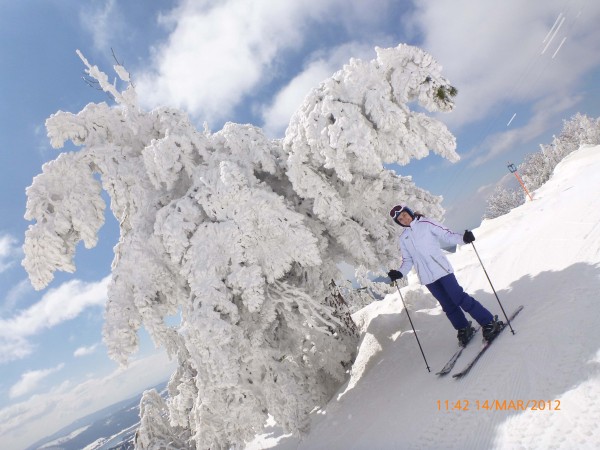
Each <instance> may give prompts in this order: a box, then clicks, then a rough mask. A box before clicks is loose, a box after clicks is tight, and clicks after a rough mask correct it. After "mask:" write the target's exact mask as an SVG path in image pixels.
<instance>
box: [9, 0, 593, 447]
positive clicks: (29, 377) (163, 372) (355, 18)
mask: <svg viewBox="0 0 600 450" xmlns="http://www.w3.org/2000/svg"><path fill="white" fill-rule="evenodd" d="M599 13H600V4H599V3H598V2H597V1H593V0H587V1H586V0H532V1H529V2H522V1H520V0H507V1H504V2H497V1H492V0H484V1H482V0H453V1H450V0H447V1H445V0H421V1H418V2H416V1H415V2H412V1H388V0H352V1H348V0H304V1H302V2H300V1H289V2H281V1H277V0H253V1H249V0H220V1H208V0H202V1H201V0H197V1H184V0H179V1H176V0H170V1H161V2H148V1H141V0H127V1H126V0H106V1H99V0H96V1H88V2H79V1H72V0H43V1H42V0H32V1H27V2H9V1H7V0H0V52H1V60H2V70H1V71H0V115H1V116H0V136H1V139H2V141H1V142H2V149H1V151H0V158H1V160H0V170H1V171H2V173H1V176H0V183H2V189H0V195H1V203H0V204H1V206H2V214H0V295H1V297H0V371H1V374H2V376H1V377H0V442H3V443H7V445H8V447H6V448H20V447H22V446H23V445H25V444H27V443H28V442H29V441H33V440H35V438H37V437H42V436H44V435H46V434H49V433H51V432H53V431H55V429H56V428H59V427H61V426H62V425H65V424H68V423H70V422H71V421H72V420H73V419H75V418H77V417H79V416H80V415H82V414H84V413H89V412H92V411H93V410H94V409H98V408H100V407H102V406H105V404H108V403H112V401H117V400H120V399H122V398H124V397H126V396H128V395H130V394H133V393H136V392H137V391H139V390H142V389H143V388H145V387H146V386H149V385H151V384H154V383H155V382H158V381H161V380H163V379H165V378H166V377H167V374H169V373H170V372H171V366H169V364H168V363H167V361H166V359H165V357H164V356H163V355H162V354H160V353H158V354H156V353H155V352H154V349H153V346H152V344H151V343H150V342H149V340H148V339H147V337H145V336H144V337H143V339H142V342H143V344H142V348H141V352H140V355H138V356H137V358H136V360H135V361H134V362H133V364H132V368H131V369H129V370H125V371H124V370H119V369H118V368H117V366H116V364H115V363H113V362H112V361H110V360H109V359H108V358H107V356H106V352H105V348H104V346H103V345H102V342H101V329H102V323H103V317H102V316H103V304H104V301H105V285H106V282H107V281H106V277H107V276H108V275H109V272H110V263H111V260H112V247H113V246H114V245H115V243H116V241H117V238H118V236H117V227H116V224H115V222H114V219H112V218H108V220H107V223H106V224H105V226H104V227H103V229H102V230H101V234H100V243H99V245H98V246H97V247H96V248H94V249H92V250H85V249H83V247H81V248H80V249H78V255H77V257H76V264H77V272H76V273H75V274H57V276H56V278H55V280H54V281H53V282H52V284H51V285H50V287H49V288H47V289H45V290H43V291H41V292H36V291H34V290H33V289H32V288H31V286H30V285H29V283H28V281H27V275H26V273H25V271H24V270H23V268H22V267H21V265H20V260H21V258H22V254H21V250H20V248H21V245H22V244H23V236H24V233H25V230H26V229H27V227H28V225H29V224H28V223H27V221H25V219H24V218H23V214H24V212H25V204H26V196H25V189H26V188H27V187H28V186H29V185H30V184H31V181H32V178H33V177H34V176H35V175H37V174H38V173H40V171H41V166H42V165H43V164H44V163H45V162H46V161H49V160H52V159H54V158H55V157H56V156H57V151H56V150H54V149H52V148H51V147H50V145H49V142H48V140H47V138H46V132H45V128H44V121H45V119H46V118H48V117H49V116H50V115H51V114H53V113H55V112H56V111H58V110H63V111H70V112H73V113H77V112H79V111H80V110H81V109H82V108H83V107H84V106H85V105H86V104H87V103H89V102H102V101H109V99H108V98H107V97H106V95H104V94H103V93H101V92H98V91H96V90H94V89H93V88H91V87H89V86H87V85H86V84H85V83H84V82H83V80H82V75H83V68H84V67H83V64H82V63H81V61H80V60H79V59H78V57H77V55H76V54H75V51H76V49H80V50H81V51H82V52H83V54H84V55H85V56H86V57H87V58H88V60H90V62H92V64H96V65H98V66H100V68H102V69H103V70H104V71H105V72H107V73H111V67H112V64H113V63H114V61H113V56H112V53H111V48H112V49H114V52H115V54H116V56H117V57H118V59H119V61H120V62H121V63H123V64H124V65H125V66H126V67H127V69H128V70H129V71H130V72H131V74H132V76H133V80H134V83H135V84H136V87H137V90H138V94H139V97H140V99H141V101H142V102H143V104H144V105H145V107H147V108H152V107H155V106H157V105H169V106H173V107H179V108H182V109H185V110H186V111H188V113H189V114H190V116H191V117H192V119H193V120H194V121H195V123H197V125H198V127H199V128H202V126H203V123H204V122H205V121H206V122H207V123H208V125H209V127H210V128H211V129H212V130H213V131H217V130H219V129H220V128H221V127H222V125H223V123H224V122H226V121H234V122H239V123H253V124H255V125H258V126H261V127H263V128H264V129H265V130H266V131H267V132H268V133H269V134H270V135H271V136H273V137H282V136H283V132H284V130H285V126H286V124H287V121H288V120H289V118H290V117H291V114H292V113H293V111H294V110H295V109H296V108H297V107H298V106H299V104H300V103H301V101H302V99H303V97H304V95H305V94H306V93H308V91H309V89H310V88H312V87H314V86H316V85H318V83H319V82H320V81H321V80H323V79H325V78H327V77H329V76H330V75H331V74H332V73H333V72H335V71H336V70H337V69H339V68H341V66H342V65H343V64H344V63H345V62H347V61H348V59H349V58H350V57H357V58H363V59H373V58H374V57H375V52H374V50H373V49H374V47H375V46H380V47H389V46H396V45H398V44H399V43H409V44H412V45H417V46H420V47H422V48H424V49H425V50H427V51H429V52H430V53H432V55H433V56H434V57H435V58H436V59H437V60H438V61H439V62H440V63H441V64H442V65H443V66H444V74H445V76H446V77H447V78H448V79H449V80H450V81H451V82H452V83H453V84H454V85H455V86H456V87H457V88H458V92H459V94H458V97H457V99H456V104H457V106H456V109H455V111H454V112H452V113H450V114H445V115H443V116H441V118H442V120H444V121H445V122H446V123H447V125H448V126H449V128H450V129H451V130H452V132H453V133H454V134H455V135H456V137H457V141H458V152H459V154H460V155H461V156H462V160H461V161H460V162H458V163H456V164H450V163H448V162H447V161H445V160H442V159H441V158H439V157H437V156H435V155H432V156H430V157H428V158H425V159H423V160H421V161H415V162H412V163H411V164H410V165H408V166H405V167H400V168H397V170H398V172H399V173H401V174H402V175H412V176H413V179H414V180H415V182H416V183H417V184H418V185H419V186H421V187H424V188H426V189H428V190H429V191H431V192H432V193H434V194H437V195H442V196H444V199H445V200H444V207H445V208H446V210H447V216H446V223H447V224H449V225H450V226H451V227H454V228H457V229H463V228H465V227H469V228H472V227H476V226H477V225H478V224H479V222H480V220H479V218H480V217H481V215H482V213H483V209H484V206H485V202H484V199H485V198H486V197H487V195H489V193H490V192H491V191H492V190H493V187H494V185H495V184H496V183H498V182H500V181H501V180H503V179H511V177H512V176H511V175H510V174H508V171H507V169H506V165H507V162H508V161H511V162H514V163H516V164H519V163H520V162H521V161H522V159H523V156H524V155H525V154H527V153H531V152H534V151H537V150H538V149H539V144H548V143H550V142H551V139H552V135H553V134H558V133H559V132H560V129H561V126H562V121H563V120H564V119H568V118H569V117H571V116H572V115H573V114H575V113H576V112H581V113H585V114H588V115H590V116H593V117H598V116H600V88H599V86H600V52H598V51H597V48H598V45H599V44H600V29H599V28H598V26H597V23H598V20H599V18H600V17H599V16H600V14H599ZM513 116H514V118H513ZM511 118H512V120H511ZM65 150H73V149H72V148H66V149H65ZM399 201H401V199H399ZM149 367H152V368H153V369H152V370H150V369H149ZM100 393H102V395H99V394H100ZM58 411H60V414H59V413H58ZM24 436H25V437H24Z"/></svg>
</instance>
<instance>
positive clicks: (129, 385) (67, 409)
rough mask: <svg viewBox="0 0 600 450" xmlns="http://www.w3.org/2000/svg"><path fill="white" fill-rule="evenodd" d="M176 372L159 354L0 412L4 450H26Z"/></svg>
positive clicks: (172, 365)
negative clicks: (58, 430) (42, 439)
mask: <svg viewBox="0 0 600 450" xmlns="http://www.w3.org/2000/svg"><path fill="white" fill-rule="evenodd" d="M59 367H60V366H59ZM174 369H175V363H173V362H171V361H169V360H168V358H167V357H166V355H165V354H164V353H157V354H154V355H152V356H149V357H146V358H143V359H140V360H136V361H133V362H131V364H130V366H129V368H127V369H117V370H115V371H113V372H112V373H110V374H109V375H107V376H105V377H102V378H92V379H89V380H86V381H85V382H83V383H80V384H76V385H75V384H73V383H72V382H68V381H65V382H63V383H62V384H61V385H59V386H57V387H55V388H54V389H52V390H51V391H50V392H48V393H45V394H38V395H33V396H32V397H31V398H29V399H28V400H26V401H23V402H21V403H17V404H13V405H10V406H8V407H5V408H3V409H0V442H2V444H3V448H25V447H27V446H28V445H31V444H32V443H33V442H34V441H36V440H38V439H41V438H42V437H44V436H47V435H48V434H50V433H52V432H54V431H56V430H57V429H60V428H62V427H64V426H66V425H68V424H69V423H71V422H73V421H74V420H75V419H79V418H81V417H83V416H85V415H87V414H91V413H93V412H95V411H98V410H99V409H102V408H104V407H106V406H109V405H111V404H113V403H116V402H118V401H121V400H123V399H125V398H129V397H132V396H134V395H136V394H137V393H139V392H140V391H141V390H142V389H144V388H145V387H149V386H154V385H156V384H158V383H161V382H163V381H165V380H167V379H168V378H169V376H170V374H172V373H173V371H174ZM100 394H101V395H100Z"/></svg>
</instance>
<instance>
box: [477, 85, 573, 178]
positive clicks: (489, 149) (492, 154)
mask: <svg viewBox="0 0 600 450" xmlns="http://www.w3.org/2000/svg"><path fill="white" fill-rule="evenodd" d="M579 100H580V98H579V97H563V98H561V99H558V100H555V99H551V100H550V99H543V100H541V101H540V102H538V103H536V104H535V105H534V107H533V108H534V109H533V115H532V116H531V118H530V119H529V122H528V123H527V124H526V125H525V126H523V127H521V128H514V129H510V130H509V131H505V132H503V133H497V134H493V135H491V136H489V137H488V138H487V139H486V140H485V141H484V142H483V143H482V144H481V146H479V147H477V148H475V149H474V150H473V153H476V154H477V157H476V158H475V159H474V160H473V161H472V162H471V163H470V165H471V166H474V167H477V166H481V165H482V164H484V163H486V162H488V161H490V160H492V159H494V158H496V157H498V156H500V155H502V154H503V153H506V152H509V151H511V150H512V149H513V148H515V147H516V146H518V145H519V144H523V143H526V142H530V141H531V140H533V139H534V138H537V137H538V136H540V135H541V134H542V133H544V132H545V131H546V130H547V129H548V128H549V126H550V123H551V121H552V120H553V118H555V117H557V116H560V115H561V113H563V112H564V111H566V110H568V109H569V108H571V107H573V106H574V105H575V104H576V103H577V102H578V101H579ZM483 150H485V152H484V153H482V151H483ZM468 156H469V155H467V157H468Z"/></svg>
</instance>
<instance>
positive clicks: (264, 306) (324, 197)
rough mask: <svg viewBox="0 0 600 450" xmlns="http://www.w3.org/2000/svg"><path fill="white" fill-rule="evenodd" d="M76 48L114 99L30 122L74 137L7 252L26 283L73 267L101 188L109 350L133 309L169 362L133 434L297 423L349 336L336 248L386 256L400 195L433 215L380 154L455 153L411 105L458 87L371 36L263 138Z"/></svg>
mask: <svg viewBox="0 0 600 450" xmlns="http://www.w3.org/2000/svg"><path fill="white" fill-rule="evenodd" d="M80 56H81V58H82V60H83V61H84V64H85V65H86V67H87V73H88V75H89V76H90V77H92V78H94V79H96V80H97V81H98V83H99V85H100V87H101V88H102V89H103V90H104V91H106V92H107V93H109V94H110V95H111V96H112V97H113V98H114V100H115V105H113V106H109V105H107V104H105V103H101V104H89V105H87V106H86V107H85V108H84V109H83V110H82V111H81V112H79V113H78V114H71V113H65V112H58V113H56V114H54V115H53V116H51V117H50V118H49V119H48V120H47V122H46V126H47V129H48V135H49V137H50V139H51V143H52V145H53V146H54V147H55V148H61V147H62V146H63V145H64V143H65V142H66V141H67V140H70V141H71V142H73V143H74V144H75V145H78V146H81V147H82V148H81V150H79V151H77V152H72V153H62V154H60V155H59V157H58V158H57V159H56V160H54V161H51V162H49V163H47V164H45V165H44V167H43V172H42V174H40V175H38V176H37V177H35V179H34V181H33V184H32V186H31V187H30V188H28V190H27V195H28V202H27V212H26V218H27V219H29V220H35V221H36V223H35V224H34V225H32V226H30V228H29V230H28V231H27V234H26V240H25V246H24V250H25V259H24V261H23V265H24V266H25V268H26V269H27V271H28V272H29V276H30V278H31V281H32V284H33V285H34V286H35V287H36V288H37V289H41V288H44V287H45V286H47V284H48V283H49V282H50V281H51V280H52V277H53V272H54V271H55V270H63V271H69V272H72V271H74V270H75V266H74V263H73V257H74V252H75V248H76V245H77V243H78V242H79V241H81V240H83V242H84V244H85V245H86V247H88V248H89V247H92V246H94V245H95V244H96V242H97V232H98V230H99V228H100V227H101V226H102V223H103V220H104V209H105V204H104V201H103V200H102V197H101V192H102V190H104V191H105V192H106V193H107V194H108V196H109V197H110V201H111V204H110V209H111V212H112V214H113V215H114V216H115V217H116V218H117V220H118V221H119V224H120V238H119V242H118V244H117V246H116V247H115V257H114V261H113V264H112V281H111V284H110V286H109V290H108V301H107V305H106V314H105V326H104V340H105V343H106V345H107V347H108V349H109V354H110V356H111V357H112V358H114V359H115V360H116V361H118V362H120V363H121V364H126V363H127V359H128V357H129V356H130V355H131V354H132V353H133V352H135V350H136V348H137V344H138V337H137V332H138V330H139V328H140V327H142V326H143V327H145V328H146V329H147V330H148V332H149V333H150V335H151V336H152V338H153V340H154V341H155V343H156V344H157V345H158V346H161V347H163V348H165V349H166V350H167V352H168V353H169V354H170V355H171V356H172V357H173V358H176V359H177V362H178V367H177V370H176V372H175V373H174V374H173V376H172V377H171V380H170V382H169V386H168V392H169V396H168V398H167V400H166V401H164V400H162V398H160V397H159V396H158V395H157V394H156V393H148V394H147V395H145V396H144V399H143V401H142V404H143V405H145V406H144V409H143V412H142V415H143V417H142V426H141V427H140V430H139V433H138V439H137V441H138V447H139V448H153V447H152V445H153V444H151V442H153V440H154V442H156V441H157V439H158V440H160V441H161V442H163V441H164V442H166V443H168V442H172V443H177V444H176V445H182V443H185V446H187V447H189V448H212V449H217V448H230V447H232V446H241V445H243V443H244V442H245V441H247V440H249V439H251V438H252V437H253V436H254V435H255V434H256V433H258V432H259V431H260V430H261V428H262V426H263V424H264V422H265V420H266V418H267V416H268V415H269V414H270V415H272V416H273V417H274V418H275V420H276V421H277V422H278V423H279V424H280V425H281V426H282V427H283V428H284V429H285V430H288V431H291V432H294V433H298V432H301V431H303V430H305V429H306V428H307V425H308V414H309V412H310V411H311V410H313V409H314V407H315V406H318V405H323V404H324V403H325V402H327V400H328V399H329V398H330V396H331V395H332V394H333V393H334V392H335V390H336V389H337V387H338V386H339V385H340V383H341V382H342V381H343V380H344V377H345V370H346V369H345V368H346V367H347V366H348V364H350V363H351V362H352V360H353V357H354V352H355V348H356V343H357V335H356V333H355V332H352V330H351V325H350V324H348V323H347V322H346V321H345V319H344V313H343V311H342V312H341V313H340V310H339V308H337V307H336V305H339V304H340V302H339V301H333V300H332V298H333V299H334V300H335V297H336V296H335V293H334V295H333V296H332V282H333V283H336V282H338V281H339V280H340V279H341V278H342V275H341V272H340V269H339V264H340V263H341V262H346V263H349V264H352V265H354V266H355V267H357V268H358V271H359V272H361V273H365V272H366V271H371V272H373V273H381V272H382V269H384V268H387V267H391V266H393V265H395V264H397V262H398V259H399V254H398V251H397V247H396V235H397V233H398V229H397V227H394V226H393V224H392V223H391V221H390V220H389V218H388V216H387V213H388V210H389V208H390V207H391V206H393V205H394V204H396V203H398V202H407V203H410V204H411V205H413V206H414V207H415V208H417V209H419V210H420V211H423V212H424V213H426V214H428V215H431V216H433V217H436V218H440V216H441V213H442V209H441V206H440V201H441V199H440V198H439V197H435V196H433V195H431V194H429V193H428V192H426V191H424V190H422V189H420V188H418V187H416V186H415V185H414V183H413V182H412V180H411V179H410V177H402V176H398V175H396V174H395V173H394V172H393V171H391V170H387V169H385V167H384V164H386V163H398V164H407V163H408V162H409V161H410V160H411V159H412V158H422V157H424V156H426V155H427V154H428V152H429V151H430V150H432V151H434V152H436V153H438V154H440V155H442V156H444V157H446V158H448V159H449V160H451V161H455V160H457V159H458V155H457V154H456V153H455V140H454V137H453V136H452V135H451V133H450V132H449V131H448V130H447V128H446V127H445V126H444V125H443V124H442V123H441V122H439V121H438V120H436V119H434V118H431V117H429V116H427V115H426V114H424V113H423V112H419V111H414V110H411V109H410V105H411V104H418V105H419V106H420V108H421V109H423V108H424V109H426V110H429V111H449V110H451V109H452V107H453V102H452V97H453V96H454V95H455V94H456V90H455V89H454V88H453V87H452V86H450V85H449V83H448V82H447V80H445V79H444V78H443V77H442V76H441V67H440V66H439V65H438V64H437V63H436V62H435V61H434V59H433V58H432V57H431V56H430V55H428V54H427V53H425V52H423V51H422V50H420V49H418V48H415V47H410V46H406V45H400V46H398V47H396V48H390V49H377V59H375V60H373V61H370V62H364V61H359V60H351V61H350V63H349V64H348V65H347V66H345V67H344V68H343V69H342V70H340V71H339V72H337V73H336V74H334V75H333V76H332V77H331V78H330V79H328V80H326V81H325V82H323V83H322V84H321V85H320V86H319V87H318V88H316V89H314V90H313V91H312V92H311V93H310V94H309V95H308V96H307V98H306V100H305V101H304V103H303V105H302V107H301V108H300V109H299V110H298V111H297V113H296V114H295V115H294V116H293V117H292V120H291V122H290V125H289V127H288V129H287V131H286V134H285V138H284V139H282V140H270V139H268V138H266V137H265V135H264V134H263V132H262V130H260V129H259V128H257V127H254V126H251V125H239V124H234V123H227V124H226V125H225V126H224V127H223V129H222V130H220V131H218V132H216V133H213V132H210V131H209V130H206V129H205V130H203V131H198V130H197V129H196V128H195V127H194V125H193V124H192V123H191V122H190V121H189V119H188V117H187V116H186V114H184V113H183V112H181V111H178V110H174V109H170V108H158V109H155V110H153V111H149V112H148V111H144V110H142V109H141V108H140V107H139V106H138V103H137V99H136V93H135V90H134V88H133V86H132V85H131V83H130V82H129V75H128V73H127V72H126V71H125V70H124V69H123V68H122V67H120V66H116V67H115V71H116V73H117V75H118V77H119V78H120V80H121V81H122V82H125V84H126V87H125V88H124V90H123V91H119V90H118V89H117V83H110V82H109V80H108V76H107V75H106V74H105V73H103V72H101V71H100V70H99V69H98V68H97V67H96V66H92V65H91V64H89V63H88V62H87V60H85V58H83V56H82V55H80ZM336 308H337V310H336ZM177 315H179V316H180V317H181V321H180V323H179V324H178V325H177V326H169V325H168V324H167V322H166V320H165V319H166V318H167V317H172V316H177ZM157 435H160V436H161V437H160V439H159V438H158V437H157ZM174 445H175V444H174Z"/></svg>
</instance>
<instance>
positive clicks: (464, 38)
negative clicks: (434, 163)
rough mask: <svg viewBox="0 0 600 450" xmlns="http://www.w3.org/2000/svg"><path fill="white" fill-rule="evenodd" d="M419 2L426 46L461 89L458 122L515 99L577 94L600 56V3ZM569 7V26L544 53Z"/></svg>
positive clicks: (454, 117) (452, 119)
mask: <svg viewBox="0 0 600 450" xmlns="http://www.w3.org/2000/svg"><path fill="white" fill-rule="evenodd" d="M416 6H417V12H416V13H415V15H414V18H415V19H416V21H417V24H418V29H419V30H421V31H422V32H423V33H424V44H423V46H424V48H425V49H426V50H428V51H430V52H431V53H432V54H433V56H434V57H435V58H436V59H437V60H438V61H440V62H441V63H442V65H443V66H444V74H445V75H446V76H447V77H448V78H449V80H450V81H451V82H452V83H453V84H454V85H455V86H456V87H457V88H458V91H459V93H458V97H457V100H456V105H457V106H456V109H455V111H454V112H453V113H452V114H450V115H447V116H446V115H445V116H444V120H445V122H446V123H448V124H450V125H451V126H452V125H454V126H461V125H464V124H466V123H469V122H476V121H478V120H480V119H482V118H483V117H485V116H486V114H488V113H496V116H497V113H498V112H504V111H503V109H504V108H507V107H509V103H511V102H512V103H513V104H514V103H515V102H525V101H531V100H537V99H540V98H543V97H551V98H554V99H557V98H560V97H562V96H565V95H569V93H570V92H572V91H573V90H574V88H576V87H577V85H578V83H579V80H581V79H582V77H583V76H584V75H585V74H586V73H587V71H589V70H590V69H591V68H593V67H594V66H596V65H597V64H598V63H599V62H600V54H599V53H598V52H597V43H598V41H599V40H600V28H599V27H598V26H597V17H598V15H599V14H600V3H598V2H589V1H588V2H586V1H585V0H573V1H570V2H565V1H562V0H548V1H544V2H522V1H519V0H507V1H504V2H491V1H479V0H458V1H441V2H440V1H439V0H425V1H422V2H418V3H417V5H416ZM516 12H518V13H516ZM561 12H562V13H563V15H564V17H565V21H564V23H563V26H562V27H561V28H560V30H559V31H558V32H557V34H556V36H555V37H554V39H553V41H552V42H551V43H550V46H549V48H548V50H547V51H546V52H545V53H544V54H543V55H542V54H541V53H542V50H543V49H544V47H545V46H546V45H547V43H548V42H547V41H546V42H545V43H544V42H543V41H544V38H545V37H546V36H547V35H548V32H549V31H550V29H551V27H552V25H553V24H554V22H555V21H556V18H557V16H558V14H559V13H561ZM564 37H567V40H566V41H565V43H564V45H563V46H562V48H561V50H560V52H559V53H558V54H557V55H556V57H555V58H552V56H553V55H554V53H555V51H556V49H557V48H558V46H559V45H560V43H561V42H562V39H563V38H564ZM498 120H502V121H504V120H505V118H504V117H502V119H498Z"/></svg>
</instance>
